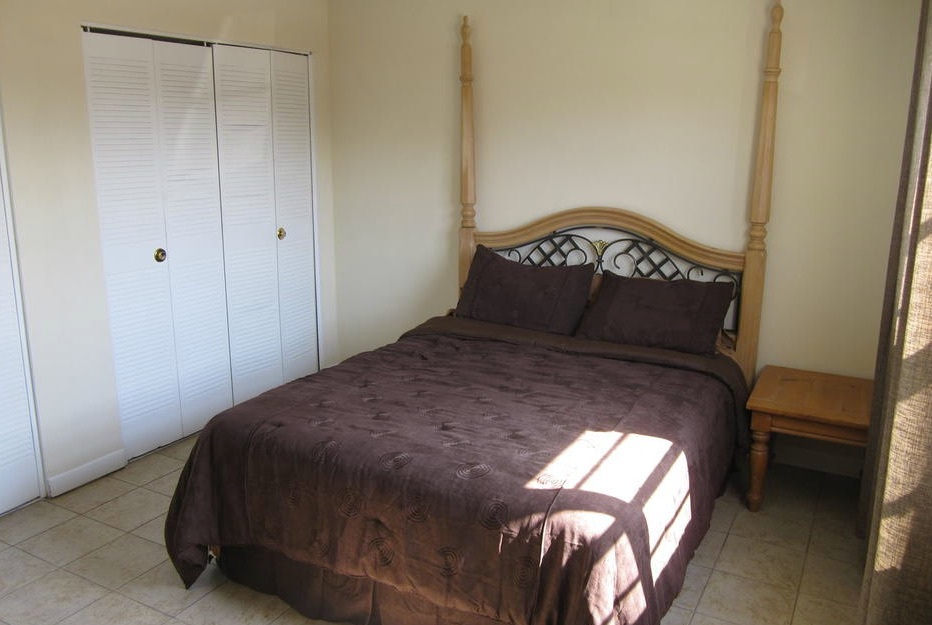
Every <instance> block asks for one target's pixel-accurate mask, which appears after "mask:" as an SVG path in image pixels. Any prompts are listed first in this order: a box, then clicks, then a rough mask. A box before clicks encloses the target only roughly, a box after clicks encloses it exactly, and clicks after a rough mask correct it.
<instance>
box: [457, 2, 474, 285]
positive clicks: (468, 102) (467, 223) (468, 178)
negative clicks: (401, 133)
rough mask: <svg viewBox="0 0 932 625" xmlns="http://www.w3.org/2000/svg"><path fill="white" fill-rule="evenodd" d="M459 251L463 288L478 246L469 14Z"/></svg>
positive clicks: (463, 60) (463, 56) (463, 63)
mask: <svg viewBox="0 0 932 625" xmlns="http://www.w3.org/2000/svg"><path fill="white" fill-rule="evenodd" d="M460 36H461V37H462V41H463V42H462V45H461V46H460V149H461V150H462V152H461V155H460V159H461V160H460V204H461V206H462V208H461V209H460V211H461V212H460V219H461V220H460V252H459V285H460V288H462V286H463V283H464V282H466V274H467V273H468V272H469V263H470V262H471V261H472V255H473V252H474V251H475V249H476V238H475V237H476V209H475V206H476V143H475V136H474V126H473V108H472V45H470V43H469V18H468V17H463V25H462V27H461V28H460Z"/></svg>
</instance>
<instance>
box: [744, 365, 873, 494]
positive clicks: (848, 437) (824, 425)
mask: <svg viewBox="0 0 932 625" xmlns="http://www.w3.org/2000/svg"><path fill="white" fill-rule="evenodd" d="M873 385H874V383H873V381H872V380H866V379H863V378H849V377H844V376H840V375H829V374H827V373H817V372H814V371H802V370H799V369H788V368H786V367H764V370H763V371H761V374H760V377H759V378H758V379H757V383H756V384H755V385H754V390H753V391H752V392H751V397H750V398H749V399H748V403H747V407H748V410H751V411H752V412H751V440H752V442H751V488H750V490H748V495H747V499H748V508H749V509H750V510H752V511H755V512H756V511H757V510H758V509H759V508H760V503H761V499H762V498H763V490H764V475H765V474H766V472H767V460H768V458H767V443H768V442H769V441H770V433H771V432H779V433H782V434H792V435H794V436H804V437H806V438H818V439H821V440H825V441H832V442H835V443H843V444H846V445H857V446H860V447H864V446H865V445H866V444H867V427H868V424H869V422H870V407H871V396H872V392H873Z"/></svg>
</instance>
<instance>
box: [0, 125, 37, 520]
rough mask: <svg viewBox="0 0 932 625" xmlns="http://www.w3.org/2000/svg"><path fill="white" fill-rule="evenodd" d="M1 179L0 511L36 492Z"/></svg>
mask: <svg viewBox="0 0 932 625" xmlns="http://www.w3.org/2000/svg"><path fill="white" fill-rule="evenodd" d="M2 149H3V146H2V141H0V150H2ZM0 159H2V155H0ZM0 166H2V163H0ZM5 184H6V181H5V180H4V176H2V175H0V203H2V204H0V209H3V210H0V475H2V476H3V477H2V478H0V514H2V513H3V512H6V511H7V510H10V509H12V508H15V507H16V506H19V505H20V504H24V503H26V502H27V501H30V500H32V499H35V498H36V497H38V496H39V495H40V492H41V491H40V484H39V464H38V457H37V454H36V446H35V440H36V439H35V436H34V432H33V419H32V411H31V410H30V407H31V398H30V395H29V383H28V373H27V368H26V358H25V342H24V341H23V333H22V327H21V325H20V318H21V317H20V314H19V301H20V300H19V296H18V293H17V289H16V278H15V275H14V271H15V264H14V261H13V250H12V245H11V240H12V233H11V232H10V229H9V227H8V224H9V223H10V222H9V221H8V220H7V213H6V209H7V206H6V198H7V194H6V191H5V189H4V187H5Z"/></svg>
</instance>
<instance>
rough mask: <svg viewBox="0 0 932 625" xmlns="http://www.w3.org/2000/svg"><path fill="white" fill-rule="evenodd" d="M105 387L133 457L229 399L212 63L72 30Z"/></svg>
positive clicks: (171, 47) (149, 44)
mask: <svg viewBox="0 0 932 625" xmlns="http://www.w3.org/2000/svg"><path fill="white" fill-rule="evenodd" d="M84 50H85V66H86V69H85V71H86V79H87V91H88V108H89V112H90V121H91V139H92V145H93V150H94V168H95V179H96V184H97V199H98V213H99V217H100V226H101V240H102V250H103V256H104V273H105V278H106V284H107V296H108V303H109V310H110V323H111V334H112V341H113V354H114V367H115V373H116V383H117V398H118V402H119V409H120V418H121V422H122V428H123V440H124V444H125V446H126V450H127V454H128V456H130V457H134V456H137V455H140V454H142V453H145V452H147V451H150V450H152V449H154V448H156V447H159V446H161V445H165V444H167V443H170V442H172V441H174V440H177V439H178V438H181V437H182V436H183V435H184V434H187V433H190V432H193V431H196V430H197V429H199V428H200V427H201V426H202V425H203V423H204V422H205V421H206V420H207V419H208V418H210V417H211V416H212V415H213V414H215V413H216V412H218V411H219V410H222V409H223V408H225V407H228V406H230V405H232V389H231V383H230V377H229V357H228V345H227V328H226V315H225V294H224V282H223V263H222V252H221V250H222V237H221V229H220V211H219V185H218V176H217V171H216V168H217V155H216V148H215V139H214V138H215V136H216V134H215V129H214V116H213V92H212V82H213V80H212V63H211V56H210V50H209V49H207V48H204V47H198V46H191V45H184V44H173V43H161V42H159V43H156V42H153V41H150V40H148V39H141V38H132V37H121V36H115V35H103V34H94V33H85V34H84Z"/></svg>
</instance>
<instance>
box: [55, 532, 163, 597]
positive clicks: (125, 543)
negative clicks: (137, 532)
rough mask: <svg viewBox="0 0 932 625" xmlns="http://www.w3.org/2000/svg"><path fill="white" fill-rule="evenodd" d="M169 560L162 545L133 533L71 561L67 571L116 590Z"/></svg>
mask: <svg viewBox="0 0 932 625" xmlns="http://www.w3.org/2000/svg"><path fill="white" fill-rule="evenodd" d="M167 557H168V556H167V554H166V553H165V548H164V547H162V546H161V545H157V544H155V543H153V542H151V541H148V540H145V539H142V538H139V537H138V536H133V535H132V534H124V535H123V536H121V537H120V538H118V539H116V540H115V541H113V542H111V543H110V544H108V545H106V546H104V547H101V548H100V549H97V550H96V551H92V552H91V553H89V554H87V555H86V556H83V557H81V558H78V559H77V560H75V561H74V562H71V563H70V564H68V565H66V566H65V569H66V570H68V571H70V572H72V573H75V574H76V575H80V576H81V577H85V578H87V579H89V580H91V581H92V582H95V583H97V584H100V585H101V586H105V587H106V588H109V589H111V590H115V589H116V588H119V587H120V586H122V585H123V584H125V583H126V582H127V581H129V580H132V579H134V578H136V577H138V576H139V575H142V574H143V573H145V572H146V571H148V570H149V569H151V568H153V567H154V566H156V565H158V564H159V563H161V562H163V561H164V560H165V559H166V558H167Z"/></svg>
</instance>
